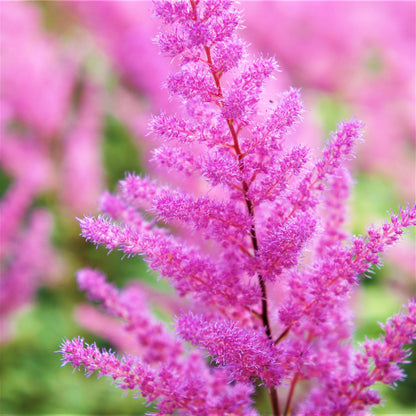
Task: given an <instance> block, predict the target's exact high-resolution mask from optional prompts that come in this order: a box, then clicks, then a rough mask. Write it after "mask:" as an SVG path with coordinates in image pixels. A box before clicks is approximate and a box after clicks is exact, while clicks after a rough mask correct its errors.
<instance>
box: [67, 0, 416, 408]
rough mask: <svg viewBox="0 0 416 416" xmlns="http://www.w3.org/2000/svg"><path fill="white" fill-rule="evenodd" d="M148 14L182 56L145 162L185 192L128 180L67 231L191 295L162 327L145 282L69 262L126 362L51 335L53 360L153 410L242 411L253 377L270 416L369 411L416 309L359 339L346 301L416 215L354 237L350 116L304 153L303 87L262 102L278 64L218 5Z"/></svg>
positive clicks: (415, 210) (180, 4) (215, 0)
mask: <svg viewBox="0 0 416 416" xmlns="http://www.w3.org/2000/svg"><path fill="white" fill-rule="evenodd" d="M154 8H155V15H156V16H157V17H158V18H159V19H160V21H161V23H162V26H163V28H162V31H161V33H160V34H159V35H158V37H157V41H158V43H159V45H160V48H161V50H162V52H163V53H164V54H165V55H167V56H169V57H171V58H174V59H175V61H176V63H177V70H176V72H172V73H171V75H170V76H169V77H168V79H167V81H166V88H167V89H168V90H169V92H170V93H171V95H172V99H173V100H177V101H175V102H177V103H178V107H179V110H178V112H177V113H176V114H168V113H162V114H160V115H159V116H154V117H153V118H152V120H151V123H150V131H151V134H152V135H153V136H154V137H155V138H156V139H158V140H159V141H160V142H161V146H160V147H159V148H158V149H157V150H155V151H154V153H153V161H154V162H155V163H156V164H158V165H159V166H160V167H163V168H164V169H168V170H171V171H172V172H175V173H180V174H182V175H183V176H184V177H186V178H187V182H186V183H187V184H192V186H188V187H184V188H182V189H174V188H173V187H172V186H169V185H167V184H163V185H162V184H158V183H157V182H156V181H153V180H151V179H149V178H147V177H141V176H136V175H131V174H130V175H127V176H126V178H125V180H123V181H121V182H120V186H119V191H118V192H117V193H116V194H114V195H113V194H110V193H105V194H104V195H103V197H102V199H101V210H102V212H103V214H102V215H100V216H98V217H91V216H87V217H85V218H83V219H81V220H80V225H81V229H82V236H83V237H84V238H85V239H86V240H87V241H90V242H92V243H93V244H96V245H104V246H105V247H107V248H108V249H109V250H114V249H117V250H121V251H122V252H124V253H125V254H126V255H129V256H130V255H142V256H143V257H144V259H145V260H146V261H147V263H148V265H149V267H150V268H151V269H153V270H155V271H157V272H158V273H159V275H160V276H162V277H166V278H167V279H168V281H169V283H170V284H171V285H172V286H173V287H174V288H175V290H176V291H177V293H178V294H179V295H181V296H182V297H185V299H186V302H185V303H184V304H183V307H182V312H180V313H177V314H176V317H175V322H174V329H175V332H172V331H170V330H169V328H168V327H167V326H166V325H165V324H162V323H161V322H159V321H157V320H156V318H155V317H154V316H153V315H152V314H151V312H150V306H149V305H148V303H147V301H146V296H145V291H144V290H143V289H142V288H140V287H135V286H131V287H128V288H126V289H124V290H122V291H119V290H117V289H116V288H115V287H114V286H112V285H111V284H109V283H107V281H106V278H105V276H104V275H103V274H101V273H100V272H97V271H94V270H90V269H85V270H82V271H80V272H79V274H78V283H79V286H80V289H82V290H85V291H86V292H87V295H88V297H89V298H90V299H91V300H93V301H96V302H99V303H101V304H102V306H103V307H104V309H105V310H106V311H107V312H108V313H109V314H110V315H112V316H114V317H117V318H119V319H122V320H123V322H124V324H125V327H124V329H125V331H126V333H129V335H132V336H133V337H135V340H136V342H137V349H138V350H139V354H138V355H135V356H130V355H123V356H118V355H116V354H115V353H113V352H110V351H106V350H100V349H98V348H97V347H96V346H95V345H94V344H93V345H88V344H85V343H84V340H83V339H80V338H77V339H74V340H72V341H69V340H65V341H64V342H63V344H62V347H61V349H60V352H61V353H62V356H63V358H62V360H63V363H64V364H66V363H70V364H71V365H72V366H74V367H76V368H81V367H84V368H85V372H86V374H87V375H90V374H92V373H94V372H98V375H106V376H109V377H110V378H112V379H113V380H115V381H116V383H117V385H118V387H120V388H122V389H128V390H133V391H134V394H136V395H137V394H140V395H141V396H143V397H145V399H146V400H147V401H148V402H155V405H156V406H157V408H158V414H160V415H167V414H171V413H173V412H179V413H180V414H185V415H255V414H257V411H256V410H255V408H254V407H253V399H252V394H253V393H254V385H255V384H256V383H260V384H263V385H265V386H266V387H267V389H268V392H269V396H270V400H271V407H272V412H273V415H283V414H284V415H289V414H291V412H293V413H295V414H299V415H317V414H319V415H350V414H361V412H364V411H367V410H369V409H370V408H371V406H374V405H376V404H379V403H380V400H381V399H380V397H379V395H378V393H377V392H376V391H375V390H372V389H371V386H373V385H374V384H375V383H385V384H388V385H394V384H395V383H396V382H397V381H400V380H402V379H403V378H404V373H403V371H402V370H401V369H400V368H399V367H398V364H402V363H406V362H407V359H408V356H409V352H408V350H406V349H405V345H406V344H408V343H410V342H412V340H414V339H415V338H416V331H415V328H416V303H415V301H409V303H408V304H407V306H406V310H405V311H404V312H402V313H400V314H399V315H397V316H395V317H393V318H391V320H389V321H388V322H387V324H386V325H385V327H384V331H385V335H384V336H382V337H381V338H379V339H376V340H367V341H365V342H364V343H363V345H362V346H361V348H359V349H356V348H355V347H354V346H353V344H352V335H353V316H352V311H351V297H352V296H353V294H354V291H355V290H356V288H357V285H358V284H359V282H360V279H361V278H363V277H364V276H367V277H368V275H369V274H370V273H371V269H372V267H373V266H378V265H379V264H380V261H381V260H380V254H381V253H382V252H384V251H385V250H386V248H388V246H391V245H392V244H394V243H395V242H396V241H397V240H398V239H399V238H400V236H401V234H402V233H403V230H404V229H405V228H407V227H409V226H412V225H415V224H416V207H415V206H413V207H412V206H410V205H409V206H407V207H406V208H400V210H399V213H398V214H397V215H396V214H391V218H390V220H389V221H387V222H386V223H385V224H382V225H381V226H379V227H372V228H370V229H369V230H368V233H367V234H366V235H365V236H360V237H353V238H351V237H350V236H349V235H348V233H347V232H346V230H345V226H344V223H345V216H346V214H345V206H346V200H347V198H348V195H349V190H350V185H351V180H350V176H349V173H348V170H347V163H348V160H349V159H351V158H352V157H353V154H354V147H355V145H356V144H357V143H358V142H360V141H361V137H362V127H363V126H362V124H361V123H360V122H359V121H357V120H351V121H344V122H342V123H340V124H339V125H338V129H337V131H335V132H334V133H332V134H331V137H330V139H329V141H328V143H327V144H326V146H325V148H324V149H323V151H322V153H321V155H320V157H318V158H317V157H315V156H314V154H313V153H312V151H311V150H310V149H308V148H306V147H304V146H300V145H296V144H292V143H291V139H290V137H291V134H292V132H293V130H294V127H295V126H296V124H298V123H299V122H300V121H301V119H302V113H303V106H302V102H301V99H300V94H299V91H297V90H295V89H291V90H290V91H288V92H286V93H283V94H281V95H280V96H279V97H277V98H276V97H275V96H272V97H271V98H270V96H266V86H267V83H268V82H269V81H270V80H271V79H272V78H273V76H274V74H275V73H276V71H277V70H278V65H277V64H276V62H275V60H274V59H273V58H270V57H267V58H265V57H258V58H255V59H251V58H250V57H249V55H248V52H247V50H246V45H245V44H244V42H243V41H242V40H241V39H240V38H239V37H238V36H237V34H236V32H237V30H238V29H239V28H240V26H241V18H240V15H239V13H238V12H237V10H236V9H235V8H234V6H233V2H232V1H231V0H205V1H204V2H202V1H198V0H189V1H185V0H183V1H182V0H181V1H173V0H172V1H169V0H162V1H155V2H154ZM267 91H268V90H267ZM201 179H202V180H201ZM163 224H166V225H168V227H164V226H162V225H163ZM188 343H190V344H192V345H193V346H195V347H196V349H195V350H191V352H189V351H188V348H187V346H186V345H187V344H188ZM207 356H208V357H210V359H211V360H210V361H208V362H207V360H206V359H205V358H206V357H207ZM285 386H287V388H286V387H285ZM281 387H285V388H283V389H282V388H281ZM282 392H284V393H282Z"/></svg>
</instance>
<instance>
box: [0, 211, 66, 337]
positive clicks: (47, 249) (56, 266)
mask: <svg viewBox="0 0 416 416" xmlns="http://www.w3.org/2000/svg"><path fill="white" fill-rule="evenodd" d="M51 228H52V218H51V216H50V214H49V213H48V212H47V211H46V210H42V209H37V210H35V211H34V212H33V213H32V214H31V216H30V218H29V224H28V225H27V227H26V228H25V229H21V230H19V232H18V234H17V235H14V238H13V241H12V242H11V244H10V245H9V246H8V247H7V249H8V250H7V252H5V253H2V257H1V258H0V260H1V263H0V271H1V279H0V324H1V331H0V332H1V337H0V343H1V342H5V341H6V340H7V339H8V338H9V337H10V336H11V333H12V319H11V318H12V315H13V313H15V311H16V310H18V309H20V308H21V307H22V306H24V305H26V304H28V303H29V302H30V301H31V300H32V298H33V296H34V294H35V291H36V289H37V288H38V286H40V285H44V284H47V283H50V280H51V279H53V278H55V277H56V276H57V275H58V273H59V272H60V269H61V264H60V262H59V261H58V260H57V253H56V252H55V250H53V249H52V248H51V246H50V243H49V238H50V234H51Z"/></svg>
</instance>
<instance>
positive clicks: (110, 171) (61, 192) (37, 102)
mask: <svg viewBox="0 0 416 416" xmlns="http://www.w3.org/2000/svg"><path fill="white" fill-rule="evenodd" d="M239 7H241V9H242V10H243V15H244V20H245V30H244V32H242V34H243V36H244V37H245V38H246V40H247V41H248V42H249V43H250V50H251V52H252V53H255V54H258V53H261V54H263V55H270V54H273V55H276V57H277V60H278V62H279V63H280V66H281V72H280V73H279V74H278V75H277V77H276V80H275V82H274V84H273V85H272V86H270V90H266V91H265V93H266V94H267V96H268V98H270V99H273V97H274V96H275V95H276V92H275V88H276V87H277V88H278V89H279V90H280V91H283V90H284V89H286V88H288V87H289V86H295V87H299V88H302V94H303V97H304V100H305V106H306V108H307V109H308V112H307V113H306V115H305V120H304V124H303V126H302V127H300V128H299V130H298V132H297V134H296V140H299V141H304V142H308V143H309V144H310V145H311V146H313V147H314V148H316V149H319V147H320V146H321V145H322V144H323V143H324V141H325V139H326V138H327V137H328V134H329V132H330V131H331V130H333V129H334V128H335V126H336V123H337V122H338V121H340V120H341V119H342V118H345V119H348V118H350V117H351V116H355V117H357V118H359V119H361V120H363V121H364V123H365V124H366V134H365V143H363V144H362V145H361V146H360V147H359V148H358V149H357V157H356V159H355V161H354V163H353V164H352V166H351V168H352V170H353V174H354V178H355V180H356V186H355V190H354V194H353V196H352V198H351V201H350V218H351V221H350V227H351V230H352V231H353V232H354V233H355V234H362V233H363V232H364V231H365V228H366V226H368V225H370V224H371V223H373V222H380V221H381V220H382V219H384V218H386V217H387V211H388V210H390V209H393V210H397V207H398V206H399V205H400V204H401V205H404V204H405V203H406V202H407V201H409V202H411V201H414V200H415V193H416V187H415V176H416V175H415V155H416V152H415V147H416V139H415V137H416V135H415V133H416V126H415V124H416V123H415V114H416V108H415V106H416V98H415V94H416V87H415V73H416V67H415V65H416V35H415V30H416V29H415V28H416V22H415V19H416V3H415V2H401V1H392V2H388V1H372V2H360V1H356V2H341V1H334V2H331V1H325V2H314V1H307V2H300V1H292V2H290V1H288V2H278V1H266V2H264V1H258V2H248V1H242V2H240V5H239ZM150 8H151V4H150V3H149V2H139V1H30V2H24V1H1V2H0V47H1V61H0V62H1V63H0V65H1V68H0V69H1V71H0V83H1V85H0V86H1V91H0V94H1V99H0V124H1V142H0V146H1V147H0V195H1V201H0V221H1V230H0V259H1V280H0V325H1V328H0V329H1V332H0V356H1V358H0V374H1V385H0V389H1V390H0V394H1V396H0V399H1V402H0V412H1V414H13V415H14V414H37V415H54V414H65V415H71V414H74V415H78V414H83V415H88V414H91V415H92V414H97V415H98V414H99V415H110V414H111V415H124V414H126V415H142V414H145V412H146V411H148V410H149V409H148V408H146V407H144V406H143V403H142V401H140V400H137V399H133V398H132V397H131V395H127V396H126V397H122V396H123V394H122V392H121V391H120V390H118V389H116V388H114V386H111V385H110V382H109V381H108V380H104V379H100V380H98V381H97V380H96V379H95V377H91V378H89V379H86V378H85V377H84V376H83V375H82V374H81V373H76V374H72V372H71V369H70V368H69V367H65V368H60V362H59V357H58V356H57V355H56V354H54V351H56V350H57V349H58V348H59V345H60V342H61V340H62V338H64V337H67V338H72V337H74V336H77V335H82V336H84V337H85V339H86V341H87V342H92V341H97V343H98V344H99V345H100V346H103V347H114V345H113V344H111V343H110V342H109V341H108V340H107V339H106V337H105V330H104V329H103V328H102V327H100V325H99V322H100V321H99V319H98V318H97V317H96V316H95V315H94V312H93V311H92V310H91V309H89V307H88V306H87V304H86V303H85V299H84V297H83V294H82V293H80V292H78V290H77V287H76V282H75V277H74V276H75V272H76V270H77V269H79V268H81V267H85V266H91V267H97V268H100V269H101V270H103V271H104V272H105V273H106V274H107V275H108V276H109V277H110V279H111V280H112V281H113V282H115V283H116V284H117V285H119V286H122V285H124V284H125V283H126V282H128V281H129V280H131V279H139V280H140V281H144V282H146V283H150V284H151V285H152V286H154V288H155V290H158V291H161V292H164V291H166V290H167V288H166V285H164V284H163V282H162V283H161V284H159V285H155V278H154V276H153V275H151V273H149V272H148V271H147V269H146V266H145V265H144V263H143V262H142V261H141V260H140V259H139V258H130V259H129V258H124V259H121V257H122V256H121V254H120V253H117V252H114V253H110V254H108V253H107V252H106V251H105V250H104V249H96V248H95V247H92V246H91V245H88V244H87V243H85V242H84V241H83V240H82V239H81V237H79V229H78V225H77V220H76V217H82V216H83V215H84V214H89V213H92V214H95V213H96V212H97V205H98V200H99V196H100V194H101V193H102V192H103V191H104V190H105V189H109V190H114V189H115V187H116V185H117V181H118V180H119V179H123V178H124V175H125V172H136V173H140V172H143V173H146V174H151V175H155V176H158V177H159V178H160V179H161V180H167V179H166V177H163V173H161V172H157V171H155V170H154V168H153V167H152V165H151V163H149V162H148V159H149V154H150V153H149V152H150V150H151V148H152V146H153V143H152V141H151V139H150V138H149V137H148V136H146V132H147V122H148V119H149V117H150V114H152V113H158V112H159V111H160V110H161V109H165V110H168V111H169V110H172V109H173V105H174V104H173V102H172V101H170V100H169V99H168V96H167V94H166V92H165V91H164V90H163V88H161V85H162V83H163V80H164V77H165V76H166V74H167V73H168V71H169V70H170V64H171V63H170V60H169V59H165V58H163V57H161V56H160V55H159V54H158V51H157V48H156V46H155V45H154V43H153V42H152V38H153V37H154V35H155V33H156V32H157V28H158V24H157V22H156V21H154V20H153V19H152V17H151V11H150V10H149V9H150ZM415 248H416V239H415V233H414V232H413V231H412V232H410V233H408V234H406V235H405V236H404V238H403V241H402V242H401V243H400V244H399V245H397V246H396V247H394V248H393V249H391V250H390V251H389V252H388V253H387V254H386V256H385V265H384V267H383V268H382V269H380V270H376V271H375V274H374V276H373V279H371V280H365V281H364V285H363V289H362V291H360V293H359V295H357V299H356V300H355V304H356V321H357V332H356V342H357V343H359V342H360V341H362V340H363V339H364V335H367V336H369V337H376V336H378V335H379V334H380V328H379V326H378V325H377V322H378V321H381V322H382V321H384V320H385V319H386V318H387V317H388V316H390V315H392V314H394V313H396V312H397V311H398V310H399V309H400V305H401V304H402V303H403V302H404V301H405V300H406V299H407V298H409V297H410V296H415V294H416V281H415V269H416V254H415V253H416V251H415ZM415 353H416V351H415ZM406 371H407V373H408V379H407V380H406V381H405V382H404V383H401V384H400V385H399V386H398V387H397V389H396V390H392V389H386V388H381V390H382V391H383V393H385V394H386V398H387V402H386V405H385V407H378V408H376V409H375V413H376V414H392V415H399V414H414V413H413V412H414V409H415V408H416V401H415V394H414V392H415V390H416V367H415V365H408V366H406ZM260 409H261V410H263V411H265V412H266V411H267V410H266V407H262V404H261V403H260Z"/></svg>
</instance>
